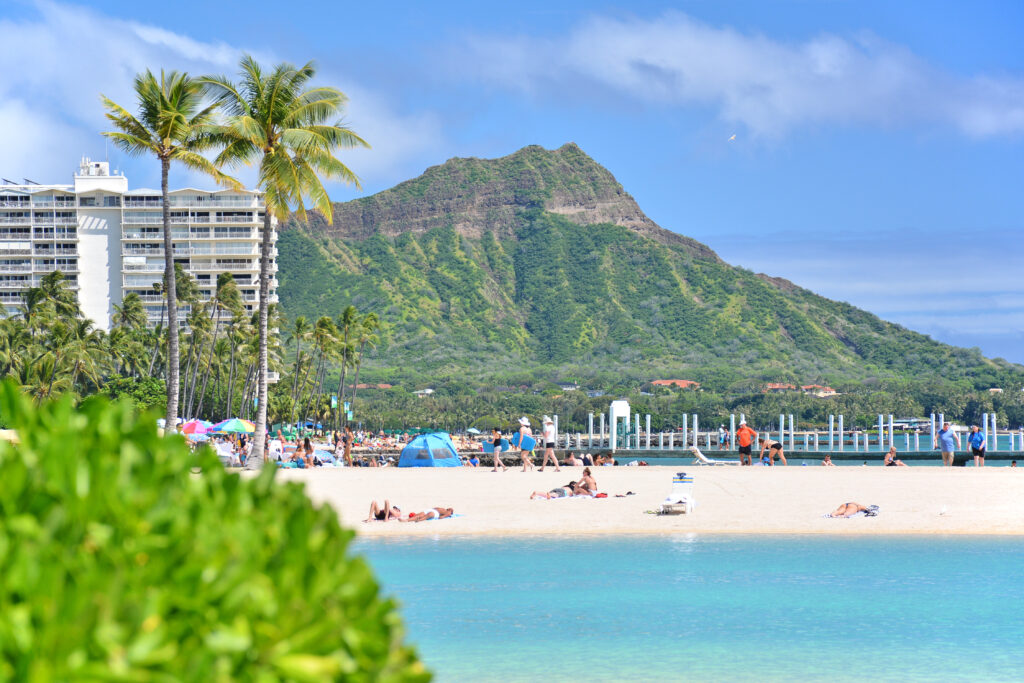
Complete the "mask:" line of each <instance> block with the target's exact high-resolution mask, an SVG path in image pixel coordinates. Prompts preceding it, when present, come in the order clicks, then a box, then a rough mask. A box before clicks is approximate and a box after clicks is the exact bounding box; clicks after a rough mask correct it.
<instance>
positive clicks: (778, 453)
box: [761, 439, 789, 467]
mask: <svg viewBox="0 0 1024 683" xmlns="http://www.w3.org/2000/svg"><path fill="white" fill-rule="evenodd" d="M765 451H767V452H768V454H767V459H768V460H767V465H768V466H769V467H771V466H772V465H774V464H775V458H776V457H778V459H779V460H781V461H782V464H783V465H788V464H789V463H787V462H786V454H785V453H783V452H782V444H781V443H780V442H778V441H772V440H770V439H765V442H764V444H763V445H762V446H761V461H762V462H764V461H765V457H766V456H765Z"/></svg>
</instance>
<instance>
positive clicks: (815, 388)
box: [800, 384, 836, 398]
mask: <svg viewBox="0 0 1024 683" xmlns="http://www.w3.org/2000/svg"><path fill="white" fill-rule="evenodd" d="M800 389H801V390H802V391H803V392H804V393H805V394H811V395H812V396H817V397H818V398H825V397H826V396H835V395H836V390H835V389H833V388H832V387H826V386H823V385H821V384H806V385H804V386H802V387H800Z"/></svg>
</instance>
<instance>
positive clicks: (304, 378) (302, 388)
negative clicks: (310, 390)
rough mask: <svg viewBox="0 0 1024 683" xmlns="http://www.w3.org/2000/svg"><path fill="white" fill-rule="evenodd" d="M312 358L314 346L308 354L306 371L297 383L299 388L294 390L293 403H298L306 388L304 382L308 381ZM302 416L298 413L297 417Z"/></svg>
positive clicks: (314, 351) (314, 352) (314, 355)
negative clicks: (300, 381) (299, 382)
mask: <svg viewBox="0 0 1024 683" xmlns="http://www.w3.org/2000/svg"><path fill="white" fill-rule="evenodd" d="M314 358H316V348H314V349H313V351H312V352H311V353H310V354H309V363H308V364H307V365H306V372H305V374H304V375H303V376H302V383H301V384H299V390H298V391H297V392H295V405H298V404H299V401H300V400H302V392H303V391H305V390H306V384H307V383H308V382H309V371H310V370H312V369H313V365H314V362H313V359H314ZM303 417H304V416H303V415H299V419H302V418H303Z"/></svg>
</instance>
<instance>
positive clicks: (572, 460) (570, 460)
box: [564, 451, 583, 467]
mask: <svg viewBox="0 0 1024 683" xmlns="http://www.w3.org/2000/svg"><path fill="white" fill-rule="evenodd" d="M564 464H565V465H567V466H569V467H577V466H579V465H582V464H583V461H582V460H580V459H579V458H577V457H576V456H575V455H574V454H573V452H572V451H569V455H567V456H565V463H564Z"/></svg>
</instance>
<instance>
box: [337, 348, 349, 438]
mask: <svg viewBox="0 0 1024 683" xmlns="http://www.w3.org/2000/svg"><path fill="white" fill-rule="evenodd" d="M347 368H348V330H345V339H344V341H342V343H341V377H339V378H338V425H337V427H338V429H341V428H342V427H344V426H345V424H346V422H347V420H345V419H343V418H342V413H343V412H344V410H345V370H346V369H347Z"/></svg>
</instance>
